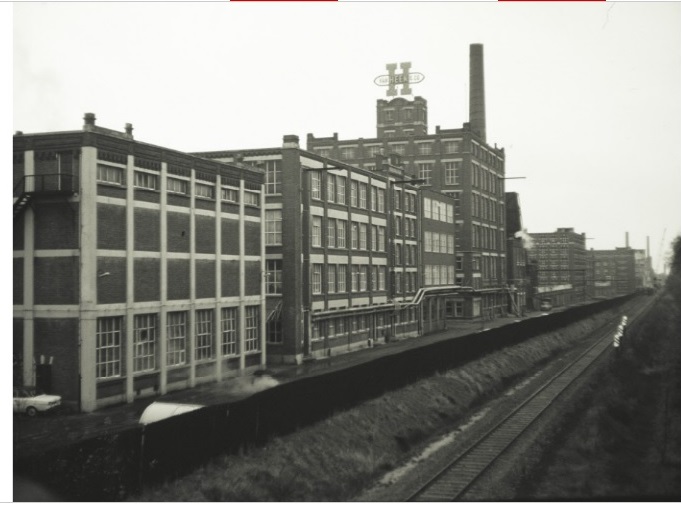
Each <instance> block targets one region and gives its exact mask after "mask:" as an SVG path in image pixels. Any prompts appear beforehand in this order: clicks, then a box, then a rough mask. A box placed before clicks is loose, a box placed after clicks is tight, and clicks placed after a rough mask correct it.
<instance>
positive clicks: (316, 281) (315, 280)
mask: <svg viewBox="0 0 681 505" xmlns="http://www.w3.org/2000/svg"><path fill="white" fill-rule="evenodd" d="M321 292H322V265H321V264H320V263H315V264H314V265H312V293H314V294H320V293H321Z"/></svg>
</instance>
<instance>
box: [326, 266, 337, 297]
mask: <svg viewBox="0 0 681 505" xmlns="http://www.w3.org/2000/svg"><path fill="white" fill-rule="evenodd" d="M326 291H327V293H335V292H336V265H328V266H327V267H326Z"/></svg>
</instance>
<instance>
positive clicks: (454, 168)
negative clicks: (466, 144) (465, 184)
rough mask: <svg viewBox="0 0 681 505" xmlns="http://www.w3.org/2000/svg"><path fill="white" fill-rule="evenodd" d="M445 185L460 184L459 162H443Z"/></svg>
mask: <svg viewBox="0 0 681 505" xmlns="http://www.w3.org/2000/svg"><path fill="white" fill-rule="evenodd" d="M443 164H444V167H445V184H461V179H460V173H461V161H445V162H443Z"/></svg>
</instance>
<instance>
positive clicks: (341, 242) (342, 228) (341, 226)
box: [336, 219, 348, 249]
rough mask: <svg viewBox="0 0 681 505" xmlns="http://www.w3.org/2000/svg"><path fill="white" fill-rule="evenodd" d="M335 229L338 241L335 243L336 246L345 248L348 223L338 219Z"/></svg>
mask: <svg viewBox="0 0 681 505" xmlns="http://www.w3.org/2000/svg"><path fill="white" fill-rule="evenodd" d="M336 229H337V232H338V234H337V236H336V237H337V238H338V240H337V241H336V244H337V245H338V247H340V248H343V249H344V248H345V247H347V246H346V241H347V236H348V223H347V221H343V220H342V219H338V220H337V221H336Z"/></svg>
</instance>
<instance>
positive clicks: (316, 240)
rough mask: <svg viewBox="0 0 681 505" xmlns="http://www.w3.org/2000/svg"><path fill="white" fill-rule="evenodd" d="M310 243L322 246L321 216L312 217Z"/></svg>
mask: <svg viewBox="0 0 681 505" xmlns="http://www.w3.org/2000/svg"><path fill="white" fill-rule="evenodd" d="M312 245H313V246H314V247H321V246H322V218H321V217H319V216H313V217H312Z"/></svg>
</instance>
